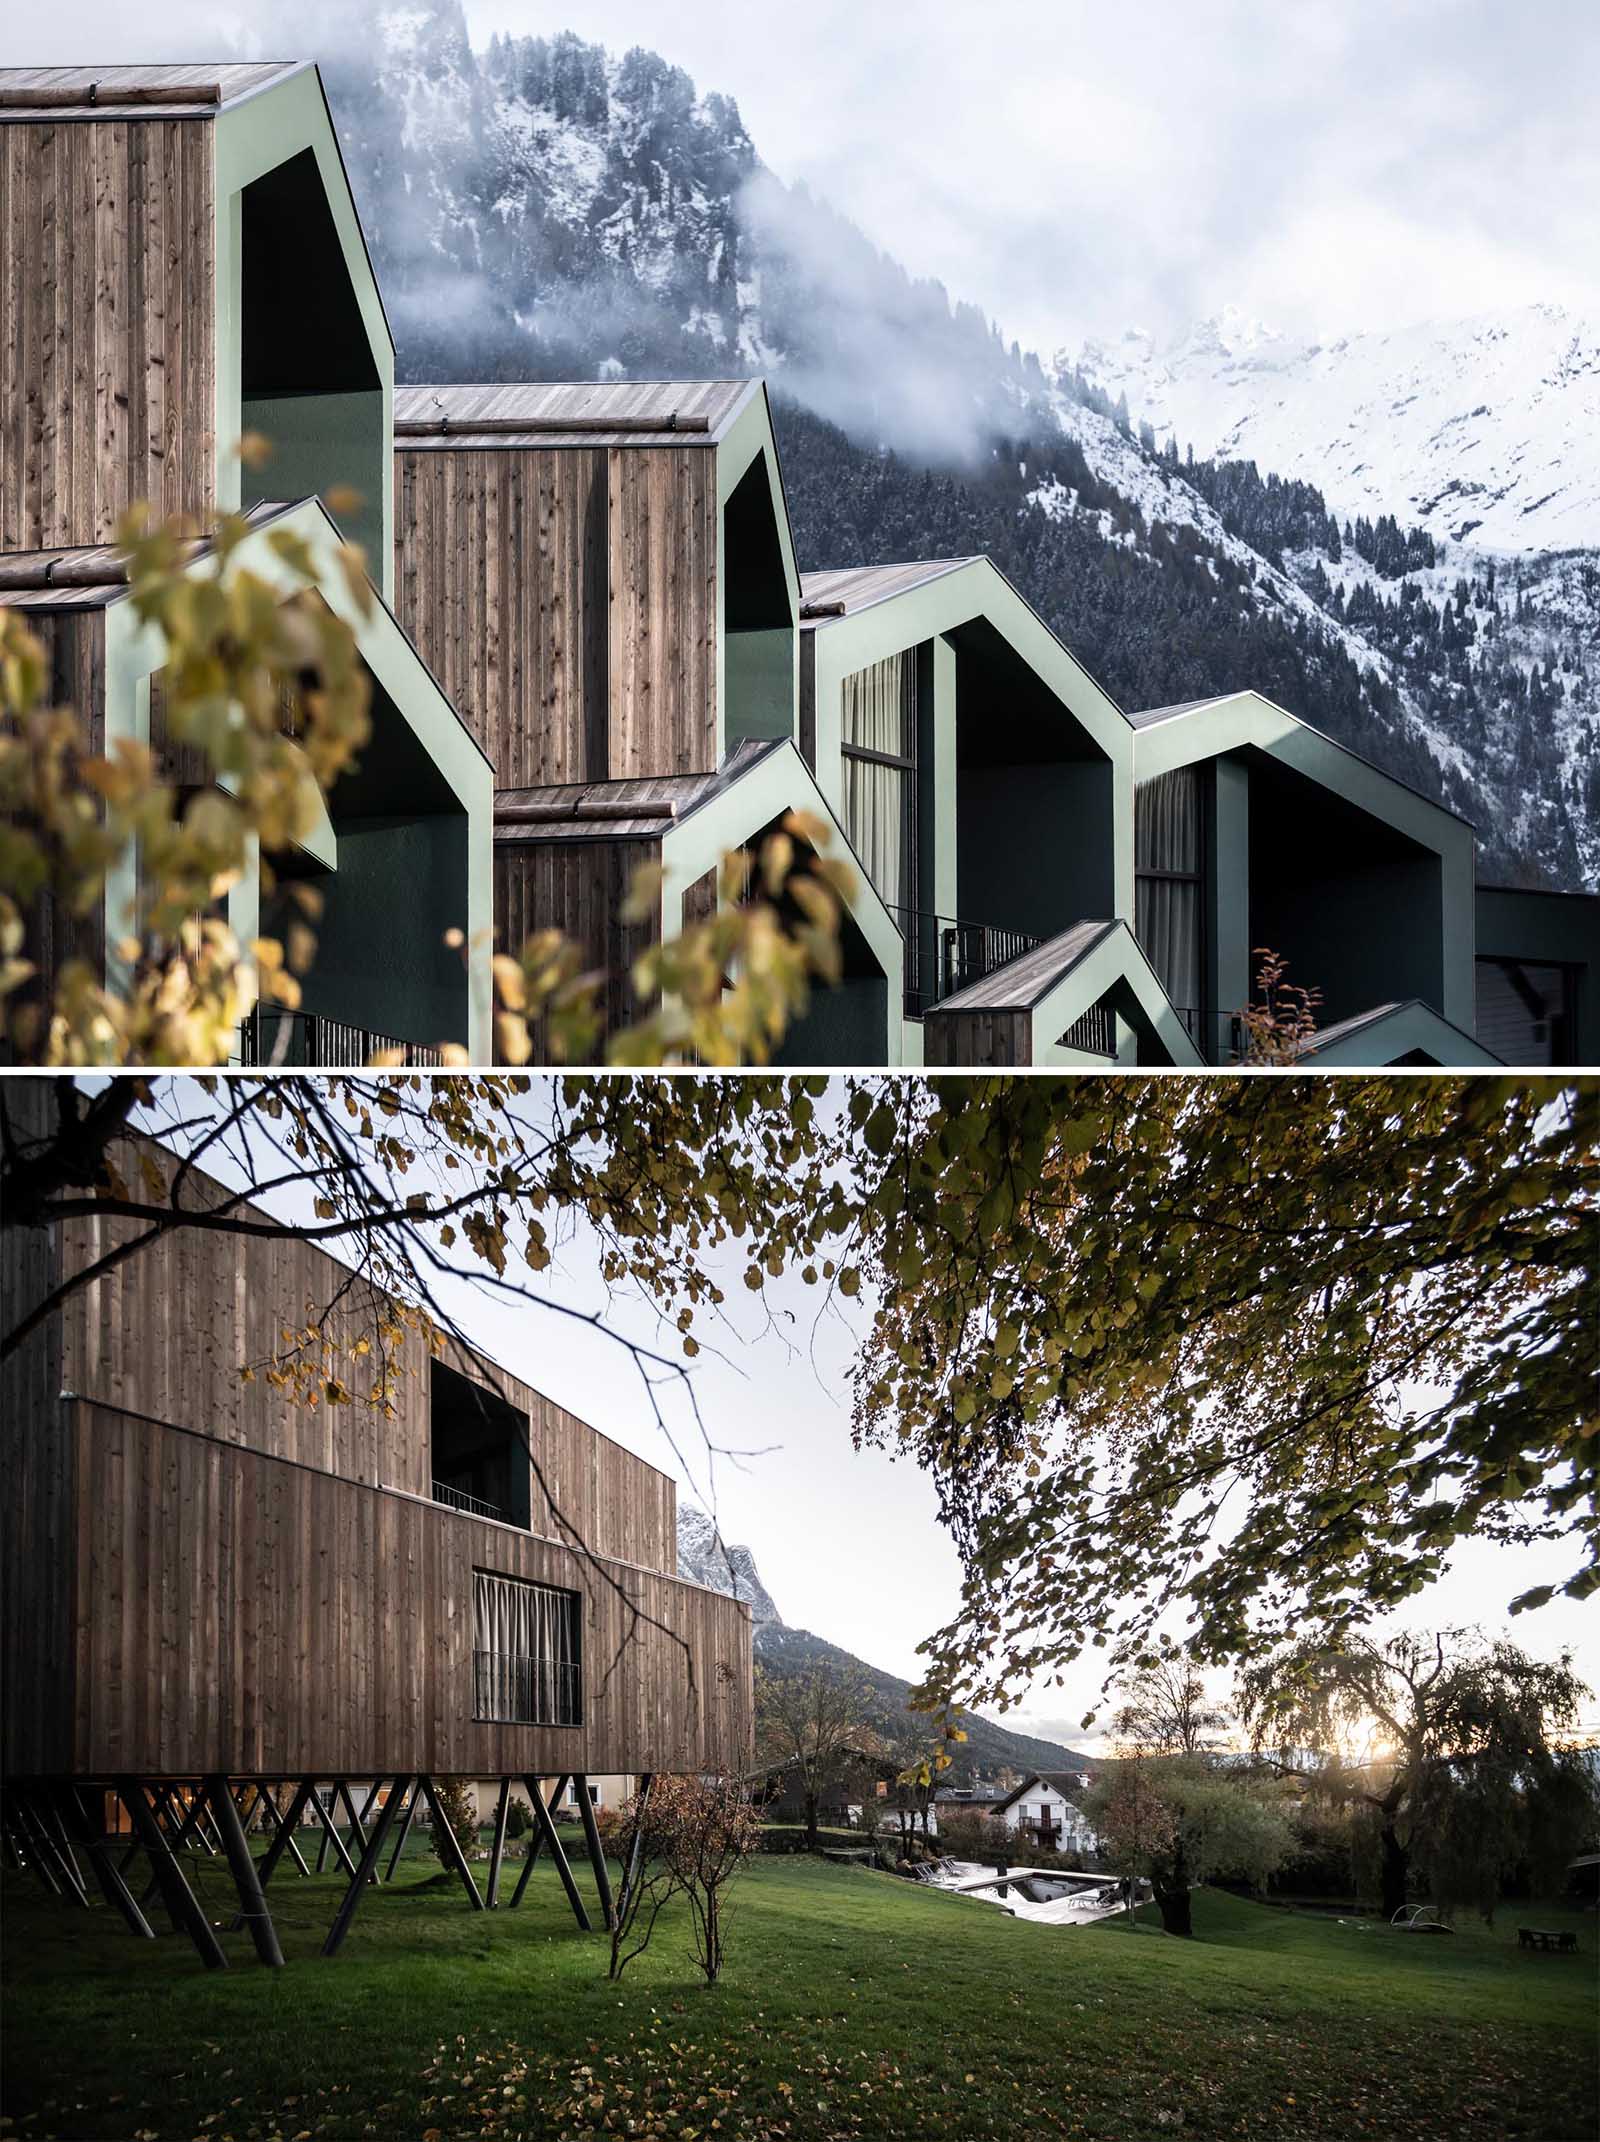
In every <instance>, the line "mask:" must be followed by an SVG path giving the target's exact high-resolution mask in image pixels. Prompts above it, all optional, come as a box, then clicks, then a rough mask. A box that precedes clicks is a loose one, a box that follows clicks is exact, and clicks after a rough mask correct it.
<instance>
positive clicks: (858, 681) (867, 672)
mask: <svg viewBox="0 0 1600 2142" xmlns="http://www.w3.org/2000/svg"><path fill="white" fill-rule="evenodd" d="M843 724H844V726H843V738H842V741H843V743H844V746H845V759H844V819H845V830H846V831H847V832H848V834H849V836H850V840H851V844H852V846H853V847H854V848H855V851H856V853H857V855H859V856H860V858H861V863H862V867H863V869H864V870H865V871H866V873H867V876H868V877H869V878H870V879H871V880H872V882H873V884H874V885H875V886H876V887H877V889H878V893H879V896H880V898H881V899H882V900H883V901H884V902H885V903H886V904H887V905H888V906H890V907H910V906H911V905H913V904H914V903H913V900H912V892H911V887H910V886H909V885H908V884H907V883H906V848H907V841H906V832H907V827H908V824H909V809H910V804H911V800H912V788H911V784H912V783H913V782H914V781H915V779H916V775H915V774H914V773H913V772H912V771H911V770H910V768H908V767H903V766H882V765H879V764H878V763H877V761H876V760H873V759H857V758H852V757H850V755H849V754H850V748H851V746H852V745H853V746H854V747H855V748H856V749H857V750H858V751H882V752H886V753H887V754H888V755H889V756H890V757H891V758H897V759H914V758H915V757H916V750H917V664H916V652H915V650H914V649H911V650H908V651H907V652H905V653H903V654H897V655H890V656H889V657H888V658H887V659H886V660H884V661H882V662H874V663H873V664H872V665H871V667H870V668H868V669H858V670H857V671H856V672H855V673H854V675H852V676H849V677H846V678H845V680H844V710H843Z"/></svg>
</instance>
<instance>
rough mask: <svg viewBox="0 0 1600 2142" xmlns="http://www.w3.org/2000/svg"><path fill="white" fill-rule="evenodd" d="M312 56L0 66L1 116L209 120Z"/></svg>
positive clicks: (295, 69)
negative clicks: (216, 62)
mask: <svg viewBox="0 0 1600 2142" xmlns="http://www.w3.org/2000/svg"><path fill="white" fill-rule="evenodd" d="M310 64H311V63H310V61H309V60H253V61H250V62H248V63H246V64H233V63H230V64H228V65H226V66H203V65H202V66H186V67H146V66H135V67H0V123H3V122H5V121H7V120H11V121H17V120H25V119H32V120H37V119H210V118H214V117H215V116H216V114H217V113H218V112H219V111H221V110H222V109H223V108H224V107H225V106H227V105H230V104H237V103H239V102H240V100H241V99H242V98H244V97H248V96H252V95H253V94H254V93H255V91H257V90H258V89H265V88H266V87H267V86H268V85H269V84H270V83H273V82H277V81H281V80H282V78H283V77H284V76H285V75H289V74H295V73H297V72H298V71H299V70H300V68H302V67H306V66H309V65H310Z"/></svg>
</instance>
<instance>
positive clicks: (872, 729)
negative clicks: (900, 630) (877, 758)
mask: <svg viewBox="0 0 1600 2142" xmlns="http://www.w3.org/2000/svg"><path fill="white" fill-rule="evenodd" d="M916 720H917V664H916V653H915V650H914V649H908V650H907V651H906V652H905V653H903V654H897V655H890V656H888V658H887V659H886V660H884V661H882V662H874V663H873V664H872V666H871V668H870V669H858V670H857V671H856V672H855V674H854V675H853V676H850V677H846V678H845V680H844V741H845V743H847V744H856V745H859V746H860V748H861V749H862V750H863V751H887V752H888V754H889V756H890V757H891V758H895V759H910V758H915V756H916Z"/></svg>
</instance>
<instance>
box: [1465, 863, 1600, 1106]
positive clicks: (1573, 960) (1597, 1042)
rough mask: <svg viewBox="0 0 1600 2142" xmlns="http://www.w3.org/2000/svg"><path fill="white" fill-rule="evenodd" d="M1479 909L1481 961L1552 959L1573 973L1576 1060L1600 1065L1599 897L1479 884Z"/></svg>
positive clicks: (1554, 962)
mask: <svg viewBox="0 0 1600 2142" xmlns="http://www.w3.org/2000/svg"><path fill="white" fill-rule="evenodd" d="M1475 907H1476V918H1475V919H1476V923H1477V944H1476V946H1475V950H1476V952H1477V955H1478V957H1479V958H1480V959H1515V960H1529V961H1534V962H1543V961H1549V962H1551V963H1553V964H1554V965H1556V966H1561V967H1571V968H1573V969H1574V970H1575V973H1574V977H1573V979H1574V982H1575V984H1576V989H1575V998H1576V1014H1577V1029H1578V1032H1577V1043H1578V1046H1577V1061H1578V1062H1579V1063H1580V1064H1592V1063H1596V1062H1600V986H1597V984H1600V977H1597V974H1596V966H1597V964H1600V894H1595V893H1556V892H1520V891H1516V890H1513V889H1512V888H1510V887H1506V886H1497V885H1480V886H1479V887H1478V891H1477V899H1476V903H1475Z"/></svg>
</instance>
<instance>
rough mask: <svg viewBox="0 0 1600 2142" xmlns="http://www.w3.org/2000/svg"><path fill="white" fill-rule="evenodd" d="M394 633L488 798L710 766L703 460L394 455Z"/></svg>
mask: <svg viewBox="0 0 1600 2142" xmlns="http://www.w3.org/2000/svg"><path fill="white" fill-rule="evenodd" d="M396 463H397V469H396V489H397V512H396V517H395V521H396V526H395V547H396V549H395V584H396V588H397V590H398V596H399V616H400V621H401V623H402V624H403V625H404V626H405V628H406V630H407V631H408V632H409V633H410V635H411V637H412V639H413V640H414V641H415V642H416V645H417V649H418V651H419V652H420V653H421V655H422V657H423V659H424V661H426V662H427V663H428V665H429V667H430V668H431V669H432V670H433V672H434V674H435V676H437V678H438V679H439V682H440V684H441V686H442V687H443V689H444V691H445V692H446V694H447V695H448V696H449V697H450V698H451V699H452V700H453V701H454V702H455V704H456V706H457V707H458V708H459V709H460V712H461V714H462V716H463V717H464V719H465V720H466V721H467V723H468V724H469V726H470V727H471V728H472V730H473V733H474V734H475V735H476V736H477V738H478V741H479V742H480V743H481V744H482V746H483V748H484V750H485V751H486V752H487V753H488V755H489V758H490V760H491V761H492V762H493V765H494V768H495V785H496V786H497V787H499V788H526V787H534V786H539V785H542V784H545V783H554V782H573V781H603V780H607V779H612V780H623V779H629V778H635V777H639V776H646V775H655V774H682V773H709V772H711V771H712V770H713V769H714V767H715V766H716V763H717V704H716V684H717V674H716V630H717V495H716V457H715V452H714V450H713V449H711V448H709V447H707V446H705V445H700V446H693V447H662V446H649V447H626V446H609V447H586V446H582V445H577V444H574V445H570V446H522V445H504V446H485V445H481V444H480V445H476V446H470V445H462V446H456V445H451V446H449V447H448V448H444V447H440V446H437V445H434V444H429V445H426V446H423V445H419V444H417V443H416V442H414V441H410V440H406V439H402V440H401V441H400V442H399V448H398V451H397V455H396Z"/></svg>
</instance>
